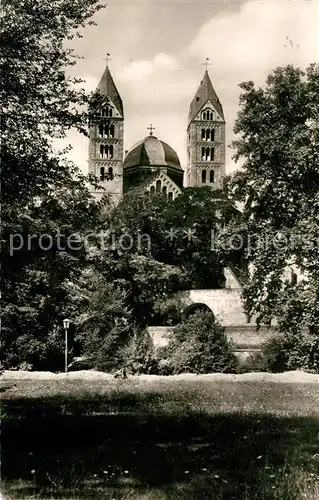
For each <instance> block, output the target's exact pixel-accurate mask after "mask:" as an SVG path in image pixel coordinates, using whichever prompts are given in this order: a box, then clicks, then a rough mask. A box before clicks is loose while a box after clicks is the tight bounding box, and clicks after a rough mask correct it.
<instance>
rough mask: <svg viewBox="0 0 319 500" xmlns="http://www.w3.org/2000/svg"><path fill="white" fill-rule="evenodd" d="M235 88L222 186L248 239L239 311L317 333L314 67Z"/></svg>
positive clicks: (318, 138) (318, 141) (318, 157)
mask: <svg viewBox="0 0 319 500" xmlns="http://www.w3.org/2000/svg"><path fill="white" fill-rule="evenodd" d="M240 87H241V89H242V91H243V93H242V95H241V97H240V106H241V109H240V112H239V114H238V119H237V121H236V124H235V132H236V133H237V134H239V136H240V138H239V139H238V140H237V141H235V142H234V147H235V149H236V154H235V159H236V160H243V165H242V169H241V170H239V171H238V172H237V173H236V174H235V175H234V177H233V179H232V181H231V183H230V185H229V192H230V193H231V194H232V197H233V199H234V200H238V201H241V202H242V203H243V216H244V222H245V231H246V234H247V238H249V248H247V257H248V260H249V262H250V277H249V280H248V282H247V284H246V286H245V288H244V299H245V304H246V312H247V313H248V314H249V315H250V316H252V315H256V317H257V321H258V322H259V323H261V322H264V323H269V322H270V321H271V318H272V317H274V316H276V317H277V318H278V322H279V329H280V330H281V331H287V332H288V331H290V332H291V333H293V332H297V331H298V330H299V329H300V328H307V329H308V330H309V331H310V332H311V333H314V334H318V332H319V309H318V307H319V300H318V298H319V254H318V241H319V226H318V217H319V188H318V186H319V121H318V116H319V65H315V64H313V65H311V66H309V67H308V68H307V69H306V70H305V71H301V70H300V69H298V68H294V67H292V66H287V67H284V68H277V69H276V70H275V71H273V72H272V73H271V74H270V75H269V76H268V78H267V81H266V85H265V87H264V88H257V87H256V86H255V85H254V83H253V82H246V83H243V84H241V85H240ZM242 229H243V228H242V227H241V228H240V230H242ZM287 271H288V272H289V273H291V271H293V272H296V273H297V274H298V275H299V278H298V283H295V282H291V279H290V277H289V276H287Z"/></svg>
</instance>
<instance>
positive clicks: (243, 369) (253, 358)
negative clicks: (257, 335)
mask: <svg viewBox="0 0 319 500" xmlns="http://www.w3.org/2000/svg"><path fill="white" fill-rule="evenodd" d="M265 371H269V370H268V368H267V363H266V361H265V357H264V355H263V353H262V352H255V353H253V354H251V355H250V356H248V357H247V358H246V359H244V360H242V361H239V363H238V368H237V373H250V372H265Z"/></svg>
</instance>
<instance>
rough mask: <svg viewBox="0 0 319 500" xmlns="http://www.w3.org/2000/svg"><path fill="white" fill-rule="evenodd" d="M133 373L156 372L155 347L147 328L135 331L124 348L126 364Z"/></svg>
mask: <svg viewBox="0 0 319 500" xmlns="http://www.w3.org/2000/svg"><path fill="white" fill-rule="evenodd" d="M125 366H126V367H127V368H128V370H129V372H130V373H132V374H133V375H140V374H142V373H145V374H150V375H154V374H157V373H158V360H157V357H156V348H155V347H154V345H153V341H152V339H151V337H150V335H149V333H148V331H147V330H144V331H143V332H135V334H134V336H133V338H132V339H131V341H130V342H129V344H128V347H127V349H126V364H125Z"/></svg>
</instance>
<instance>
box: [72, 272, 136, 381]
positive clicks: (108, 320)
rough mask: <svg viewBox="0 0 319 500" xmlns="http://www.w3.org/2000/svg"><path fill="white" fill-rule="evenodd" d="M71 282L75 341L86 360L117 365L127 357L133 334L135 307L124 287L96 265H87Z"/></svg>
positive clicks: (98, 366)
mask: <svg viewBox="0 0 319 500" xmlns="http://www.w3.org/2000/svg"><path fill="white" fill-rule="evenodd" d="M69 286H70V288H72V298H71V299H70V303H69V304H70V309H69V312H70V316H71V317H74V318H75V326H76V331H77V335H76V341H77V342H78V343H79V344H80V345H81V348H82V352H83V354H84V355H85V356H86V357H87V363H88V364H89V365H90V366H91V367H92V368H95V369H99V370H106V371H112V370H114V369H116V368H118V367H119V366H121V365H122V364H123V363H124V361H126V354H125V347H126V345H127V343H128V342H129V340H130V339H131V338H132V337H133V328H132V311H131V310H130V309H129V308H128V306H127V300H126V299H127V295H126V292H125V290H123V289H121V288H120V287H119V286H117V285H116V284H114V283H110V282H109V281H108V280H107V279H106V278H105V276H103V275H102V274H100V273H97V272H96V269H94V268H93V267H87V268H86V269H85V270H84V271H83V273H82V275H81V276H80V278H79V279H78V280H77V281H76V282H75V283H70V285H69ZM70 292H71V289H70Z"/></svg>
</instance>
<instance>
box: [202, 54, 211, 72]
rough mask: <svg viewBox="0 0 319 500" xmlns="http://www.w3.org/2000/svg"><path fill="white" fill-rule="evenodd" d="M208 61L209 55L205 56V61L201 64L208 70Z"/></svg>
mask: <svg viewBox="0 0 319 500" xmlns="http://www.w3.org/2000/svg"><path fill="white" fill-rule="evenodd" d="M208 61H209V57H206V61H205V62H204V63H202V65H204V66H205V68H206V71H208V66H211V64H210V62H208Z"/></svg>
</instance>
